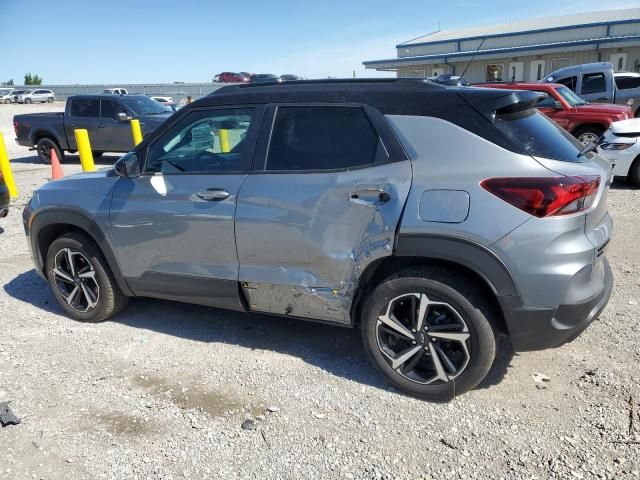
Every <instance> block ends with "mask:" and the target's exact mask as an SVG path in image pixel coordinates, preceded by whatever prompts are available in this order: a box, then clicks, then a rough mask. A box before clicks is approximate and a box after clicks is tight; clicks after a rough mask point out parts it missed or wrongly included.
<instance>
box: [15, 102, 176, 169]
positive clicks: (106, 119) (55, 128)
mask: <svg viewBox="0 0 640 480" xmlns="http://www.w3.org/2000/svg"><path fill="white" fill-rule="evenodd" d="M172 113H173V111H172V110H171V109H170V108H168V107H165V106H163V105H161V104H160V103H158V102H156V101H155V100H151V99H150V98H149V97H147V96H144V95H119V96H113V95H111V94H107V95H76V96H73V97H69V98H68V99H67V105H66V108H65V111H64V113H33V114H25V115H16V116H14V117H13V126H14V129H15V133H16V142H18V144H19V145H23V146H25V147H33V146H35V147H36V150H37V151H38V156H39V157H40V160H41V161H42V162H43V163H47V164H48V163H51V150H52V149H54V150H55V151H56V154H57V155H58V159H59V160H60V161H61V162H62V161H63V159H64V155H63V154H64V152H65V151H67V152H70V153H75V152H76V151H77V145H76V139H75V135H74V132H73V131H74V130H75V129H78V128H84V129H86V130H88V132H89V140H90V141H91V148H92V149H93V152H94V153H93V154H94V156H100V155H102V153H103V152H127V151H129V150H131V148H133V138H132V135H131V126H130V120H131V119H133V118H137V119H139V120H140V125H141V127H142V132H143V134H145V135H146V134H148V133H149V132H151V131H153V130H154V129H155V128H157V127H158V126H159V125H160V124H161V123H162V122H163V121H164V120H166V119H167V118H169V117H170V116H171V114H172Z"/></svg>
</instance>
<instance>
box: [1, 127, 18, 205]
mask: <svg viewBox="0 0 640 480" xmlns="http://www.w3.org/2000/svg"><path fill="white" fill-rule="evenodd" d="M0 173H2V177H3V178H4V183H5V184H6V185H7V188H8V189H9V196H10V197H11V198H16V197H17V196H18V190H17V189H16V182H15V180H14V179H13V172H12V171H11V164H10V163H9V156H8V155H7V149H6V147H5V145H4V138H2V133H0Z"/></svg>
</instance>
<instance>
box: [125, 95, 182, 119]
mask: <svg viewBox="0 0 640 480" xmlns="http://www.w3.org/2000/svg"><path fill="white" fill-rule="evenodd" d="M122 102H123V103H124V104H125V105H126V106H127V107H129V108H130V109H131V110H133V112H134V113H135V114H136V115H157V114H159V113H167V112H170V111H171V109H170V108H167V107H165V106H164V105H162V104H160V103H158V102H156V101H155V100H152V99H150V98H149V97H144V96H142V95H141V96H135V97H122Z"/></svg>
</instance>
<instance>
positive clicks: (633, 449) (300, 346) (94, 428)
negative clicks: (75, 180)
mask: <svg viewBox="0 0 640 480" xmlns="http://www.w3.org/2000/svg"><path fill="white" fill-rule="evenodd" d="M62 108H63V106H62V105H60V104H54V105H52V106H48V105H46V106H41V105H24V106H16V105H0V129H1V131H2V133H3V134H4V136H5V141H6V143H7V145H8V147H9V155H10V157H11V158H12V161H13V165H14V174H15V177H16V180H17V183H18V188H19V190H20V198H18V199H17V200H16V201H15V206H14V207H12V208H11V211H10V216H9V217H8V218H6V219H3V220H1V221H0V253H1V255H0V285H2V288H0V312H1V313H2V317H1V318H2V327H3V328H2V340H0V402H2V401H7V400H10V401H11V404H10V406H11V407H12V409H13V410H14V412H15V413H16V414H17V415H18V416H20V417H21V419H22V424H20V425H18V426H8V427H5V428H2V429H0V479H5V478H6V479H30V478H36V479H40V478H42V479H65V480H69V479H76V478H86V479H94V478H98V479H102V478H109V479H111V478H112V479H129V478H133V479H147V478H154V479H156V478H157V479H180V478H194V479H195V478H225V479H232V478H233V479H235V478H247V479H249V478H252V479H253V478H271V479H279V478H291V479H297V478H310V479H316V478H336V479H345V478H347V479H348V478H362V479H380V478H385V479H395V478H400V479H405V478H409V479H429V478H434V479H436V478H437V479H447V478H478V479H493V478H505V479H506V478H517V479H520V478H538V479H544V478H563V479H564V478H571V479H582V478H585V479H587V478H606V479H614V478H615V479H619V478H640V473H639V472H640V417H639V416H638V412H639V411H640V371H639V370H638V365H639V363H640V328H639V325H640V320H639V317H638V313H640V307H639V306H638V303H639V302H640V275H639V273H640V253H639V252H638V249H637V248H635V247H634V246H635V245H637V244H636V243H635V242H636V241H638V225H639V224H640V190H636V189H633V188H631V187H629V186H628V185H627V184H625V183H617V184H615V185H614V188H613V189H612V191H611V193H610V197H609V203H610V210H611V212H612V214H613V217H614V221H615V224H616V229H615V234H614V237H613V240H612V242H611V245H610V247H609V250H608V257H609V259H610V261H611V263H612V267H613V270H614V273H615V276H616V281H615V290H614V293H613V297H612V299H611V302H610V304H609V307H608V308H607V310H606V311H605V312H604V314H603V315H602V316H601V318H600V320H599V321H597V322H596V323H594V324H593V325H592V326H591V327H590V328H589V329H588V330H587V331H586V332H585V333H584V334H583V335H582V336H581V337H579V338H578V339H577V340H576V341H575V342H573V343H571V344H569V345H566V346H564V347H562V348H559V349H556V350H549V351H544V352H532V353H526V354H518V355H512V354H509V352H508V347H507V346H506V345H504V346H503V347H504V348H503V350H504V353H503V355H502V356H501V358H500V359H499V361H497V362H496V365H495V366H494V369H493V370H492V372H491V373H490V376H489V378H488V380H487V381H486V382H485V383H484V384H483V385H481V387H480V388H478V389H476V390H475V391H473V392H470V393H469V394H467V395H464V396H462V397H461V398H458V399H456V400H455V401H453V402H451V403H449V404H444V405H443V404H430V403H426V402H423V401H420V400H416V399H413V398H408V397H406V396H404V395H402V394H400V393H399V392H398V391H395V390H394V389H392V388H390V387H389V386H388V385H387V384H386V383H385V382H384V381H383V380H382V379H381V377H380V376H379V375H378V374H377V373H376V372H375V371H374V370H373V368H372V367H371V366H370V365H369V364H368V362H367V361H366V358H365V355H364V352H363V350H362V347H361V345H360V341H359V336H358V333H357V332H354V331H350V330H346V329H341V328H337V327H329V326H323V325H315V324H311V323H304V322H302V323H298V322H294V321H289V320H287V319H280V318H272V317H266V316H259V315H243V314H238V313H233V312H227V311H223V310H215V309H209V308H203V307H198V306H190V305H183V304H178V303H171V302H161V301H152V300H146V299H137V300H135V301H133V302H132V303H131V305H130V307H129V309H128V310H126V311H125V312H124V313H122V314H121V315H119V316H118V317H117V318H114V319H113V320H112V321H108V322H106V323H103V324H99V325H85V324H81V323H76V322H74V321H72V320H70V319H68V318H66V317H65V316H63V315H62V312H61V309H60V308H58V306H57V305H56V304H55V301H54V299H53V296H52V294H51V293H50V291H49V287H48V285H47V284H46V283H45V282H44V281H43V280H41V279H40V278H39V277H38V276H37V275H36V274H35V272H34V270H33V267H32V264H31V261H30V258H29V254H28V250H27V245H26V242H25V239H24V233H23V230H22V225H21V220H20V213H21V209H22V204H24V202H25V201H26V200H27V198H28V197H29V195H30V194H31V192H32V190H33V189H34V188H36V187H37V186H38V185H41V184H42V183H44V182H46V181H47V177H48V176H49V175H50V171H49V169H48V168H47V167H45V166H43V165H41V164H39V162H38V160H37V158H36V157H35V156H34V155H33V152H30V151H28V150H27V149H25V148H22V147H18V146H16V145H15V142H14V141H13V132H12V127H11V122H12V115H14V114H15V113H18V112H24V111H34V112H38V111H45V110H61V109H62ZM115 158H116V157H115V156H105V158H104V159H103V160H102V162H103V163H105V164H109V163H111V162H113V161H114V159H115ZM63 167H64V169H65V173H67V174H69V173H71V172H75V171H79V170H80V168H79V166H78V159H77V157H75V156H70V157H69V159H68V160H67V163H66V164H65V165H64V166H63ZM534 373H542V374H544V375H546V376H547V377H549V380H548V381H545V382H541V383H538V382H536V381H535V380H534V378H533V377H534V375H532V374H534ZM634 410H635V413H634ZM634 423H635V425H634ZM634 441H635V442H636V443H633V442H634Z"/></svg>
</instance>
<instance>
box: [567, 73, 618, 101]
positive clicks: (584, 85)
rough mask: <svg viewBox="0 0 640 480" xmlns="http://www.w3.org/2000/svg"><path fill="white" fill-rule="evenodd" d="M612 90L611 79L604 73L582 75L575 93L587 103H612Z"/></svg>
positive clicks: (610, 76)
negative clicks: (578, 89)
mask: <svg viewBox="0 0 640 480" xmlns="http://www.w3.org/2000/svg"><path fill="white" fill-rule="evenodd" d="M614 88H615V87H614V84H613V77H612V75H607V74H606V72H591V73H583V74H582V81H581V82H580V91H579V92H576V93H577V94H578V95H580V96H581V97H582V98H584V99H585V100H587V101H589V102H594V103H613V101H614V98H613V91H614Z"/></svg>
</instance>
